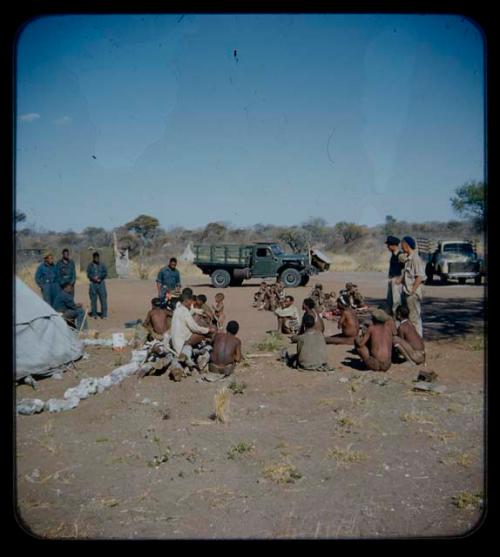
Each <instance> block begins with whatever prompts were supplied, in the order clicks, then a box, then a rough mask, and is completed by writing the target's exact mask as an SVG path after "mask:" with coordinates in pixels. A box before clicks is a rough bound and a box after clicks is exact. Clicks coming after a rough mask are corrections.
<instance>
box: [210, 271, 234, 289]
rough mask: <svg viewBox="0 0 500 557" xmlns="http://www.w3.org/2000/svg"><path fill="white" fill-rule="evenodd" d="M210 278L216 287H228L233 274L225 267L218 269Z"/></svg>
mask: <svg viewBox="0 0 500 557" xmlns="http://www.w3.org/2000/svg"><path fill="white" fill-rule="evenodd" d="M210 278H211V279H212V284H213V285H214V286H215V288H226V287H227V286H229V283H230V282H231V275H230V274H229V273H228V272H227V271H226V270H224V269H217V271H214V272H213V273H212V276H211V277H210Z"/></svg>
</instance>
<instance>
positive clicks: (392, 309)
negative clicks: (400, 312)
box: [385, 236, 405, 317]
mask: <svg viewBox="0 0 500 557" xmlns="http://www.w3.org/2000/svg"><path fill="white" fill-rule="evenodd" d="M385 243H386V245H387V249H388V250H389V251H390V252H391V258H390V260H389V281H388V283H387V312H388V313H389V315H392V316H393V317H394V316H395V314H396V308H397V307H398V306H399V305H401V290H402V286H401V282H398V280H399V281H400V277H401V274H402V272H403V267H404V259H405V254H404V252H403V251H401V250H400V249H399V238H396V236H387V240H386V241H385Z"/></svg>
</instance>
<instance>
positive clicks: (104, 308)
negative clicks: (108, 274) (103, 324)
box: [89, 282, 108, 317]
mask: <svg viewBox="0 0 500 557" xmlns="http://www.w3.org/2000/svg"><path fill="white" fill-rule="evenodd" d="M89 296H90V314H91V315H93V316H97V298H99V302H100V303H101V313H102V317H107V316H108V293H107V292H106V283H104V282H99V283H96V282H91V283H90V284H89Z"/></svg>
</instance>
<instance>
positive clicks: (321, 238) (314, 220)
mask: <svg viewBox="0 0 500 557" xmlns="http://www.w3.org/2000/svg"><path fill="white" fill-rule="evenodd" d="M302 228H303V229H304V230H307V232H309V234H310V236H311V240H312V241H313V242H325V241H327V239H328V235H329V234H328V223H327V222H326V220H325V219H322V218H321V217H311V218H310V219H308V220H307V221H306V222H304V223H302Z"/></svg>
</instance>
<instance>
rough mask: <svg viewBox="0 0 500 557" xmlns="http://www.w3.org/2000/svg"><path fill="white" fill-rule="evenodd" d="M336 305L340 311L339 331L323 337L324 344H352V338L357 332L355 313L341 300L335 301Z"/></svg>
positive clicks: (357, 324)
mask: <svg viewBox="0 0 500 557" xmlns="http://www.w3.org/2000/svg"><path fill="white" fill-rule="evenodd" d="M337 307H338V309H339V311H340V320H339V323H338V327H339V329H341V331H342V332H341V333H339V334H337V335H332V336H329V337H326V338H325V341H326V344H351V345H353V344H354V339H355V338H356V337H357V336H358V333H359V321H358V317H357V315H356V314H355V313H354V311H353V310H352V309H351V308H350V307H348V306H346V305H345V304H343V303H342V302H340V301H339V302H338V303H337Z"/></svg>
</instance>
